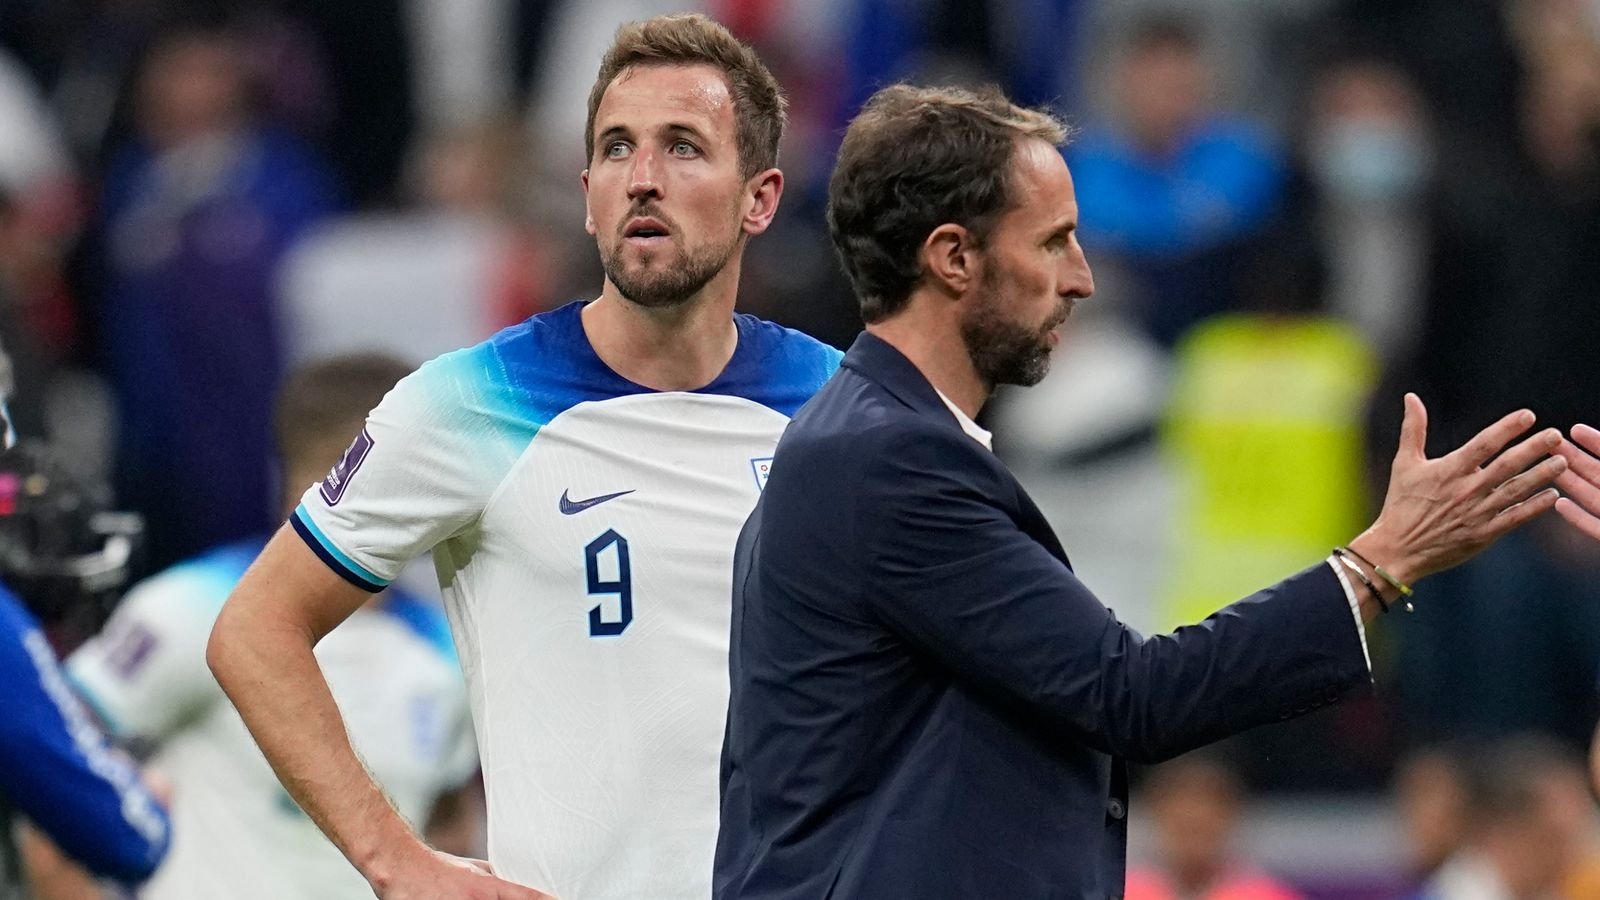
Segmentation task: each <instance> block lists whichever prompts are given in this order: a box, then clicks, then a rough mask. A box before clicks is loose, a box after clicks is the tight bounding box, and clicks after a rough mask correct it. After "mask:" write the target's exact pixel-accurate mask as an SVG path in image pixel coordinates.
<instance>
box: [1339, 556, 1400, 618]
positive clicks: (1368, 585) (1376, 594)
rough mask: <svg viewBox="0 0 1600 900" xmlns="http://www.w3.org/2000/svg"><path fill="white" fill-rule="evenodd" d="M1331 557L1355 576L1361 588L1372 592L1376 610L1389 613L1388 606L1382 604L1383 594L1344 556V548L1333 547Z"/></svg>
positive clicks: (1358, 567) (1365, 574)
mask: <svg viewBox="0 0 1600 900" xmlns="http://www.w3.org/2000/svg"><path fill="white" fill-rule="evenodd" d="M1333 555H1334V556H1336V557H1338V559H1339V562H1341V563H1343V564H1344V567H1345V568H1346V569H1349V570H1350V573H1351V574H1353V575H1355V576H1356V578H1358V579H1360V580H1361V584H1362V586H1364V587H1365V588H1366V589H1367V590H1369V591H1371V592H1372V597H1373V599H1374V600H1377V601H1378V608H1379V609H1381V610H1383V611H1384V612H1388V611H1389V604H1387V603H1385V602H1383V593H1382V592H1381V591H1379V590H1378V586H1377V585H1375V584H1373V583H1372V579H1371V578H1368V577H1367V573H1365V572H1363V571H1361V567H1360V566H1358V565H1356V564H1355V563H1353V562H1351V561H1350V558H1349V557H1347V556H1345V550H1344V548H1343V547H1335V548H1333Z"/></svg>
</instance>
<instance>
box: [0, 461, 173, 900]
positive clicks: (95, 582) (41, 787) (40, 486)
mask: <svg viewBox="0 0 1600 900" xmlns="http://www.w3.org/2000/svg"><path fill="white" fill-rule="evenodd" d="M94 511H95V506H94V504H93V502H92V500H91V499H90V498H89V496H88V495H87V494H85V493H82V492H80V491H79V490H78V488H77V486H76V485H74V484H73V483H72V480H71V479H70V478H68V477H66V476H65V475H64V474H63V473H62V472H60V471H59V469H58V468H57V467H56V466H55V465H54V464H53V463H52V462H51V460H50V459H49V458H48V456H47V455H45V454H44V453H43V452H41V451H38V450H36V449H34V448H31V447H28V446H22V447H17V448H13V449H11V450H8V451H6V452H5V454H4V455H3V456H0V578H3V579H4V581H5V586H0V685H4V690H3V691H0V898H8V897H11V896H13V894H12V893H11V892H12V891H16V890H18V889H19V886H20V885H21V884H22V879H23V876H24V871H23V870H24V869H25V868H28V867H27V866H26V865H25V862H26V861H31V860H30V859H29V857H28V856H27V855H23V856H22V857H21V858H19V854H18V850H17V847H15V846H13V845H12V844H11V842H10V837H11V834H12V832H13V827H15V828H16V831H17V832H18V833H19V834H22V835H25V836H26V843H27V844H28V845H29V846H31V847H34V848H41V847H43V848H45V849H46V850H47V851H49V855H51V856H53V855H54V850H55V849H56V848H59V851H60V852H61V853H62V854H64V855H65V856H67V857H68V858H70V859H71V860H72V861H74V862H75V863H77V864H78V865H81V866H82V867H84V868H85V869H86V870H87V871H88V872H90V873H92V874H93V875H95V876H97V877H100V878H104V879H109V880H111V881H114V882H117V883H120V884H122V885H126V886H132V885H136V884H138V883H140V882H143V881H144V880H145V879H147V878H149V877H150V875H151V874H152V873H153V872H154V871H155V869H156V866H157V865H158V864H159V863H160V862H161V860H162V858H163V856H165V855H166V851H167V844H168V840H169V836H170V826H169V822H168V819H167V813H166V810H165V808H164V806H163V804H162V803H161V802H160V801H159V800H158V799H157V798H156V797H155V796H154V795H153V794H152V792H151V790H150V789H149V788H148V787H146V786H145V784H144V783H143V781H142V780H141V777H140V772H139V769H138V767H137V766H136V765H135V764H134V763H133V761H132V760H130V759H129V758H128V757H126V756H125V755H123V754H122V753H120V752H119V751H117V750H115V749H113V748H112V747H111V746H110V745H109V744H108V743H107V741H106V739H105V737H104V735H103V734H102V733H101V731H100V729H99V728H98V727H97V725H96V723H95V720H94V719H93V718H92V717H91V716H90V714H89V713H88V712H87V711H86V710H85V708H84V707H83V706H82V705H81V704H80V703H79V702H78V700H77V698H76V696H75V695H74V694H73V692H72V690H71V688H70V687H69V686H68V684H67V681H66V678H65V676H64V675H63V674H62V671H61V669H60V666H59V665H58V663H57V659H56V654H55V651H54V649H53V648H52V646H51V644H50V641H49V639H47V638H46V637H45V632H44V630H43V628H42V627H41V623H40V620H39V619H38V618H36V617H35V615H34V613H33V612H32V611H30V609H29V607H30V606H33V605H38V606H39V607H40V608H41V610H49V611H51V612H58V611H61V610H63V609H65V608H66V606H67V605H68V604H65V603H63V602H62V601H63V600H70V599H71V598H73V597H76V598H77V600H78V601H79V602H93V600H94V597H95V596H96V595H99V594H102V593H105V592H108V591H110V590H114V589H115V588H116V587H117V586H119V585H120V584H121V582H122V580H123V578H124V577H125V575H126V569H127V563H128V558H129V552H128V551H129V549H130V541H129V537H128V536H127V535H125V534H116V533H107V532H106V531H105V530H104V528H103V525H102V523H103V521H104V520H103V519H100V520H97V519H96V517H95V516H94V514H93V513H94ZM51 844H53V845H54V847H53V848H52V847H50V846H49V845H51ZM32 874H35V875H37V874H38V872H37V871H34V872H33V873H32ZM34 888H35V889H39V888H40V886H39V885H37V884H35V885H34ZM21 896H27V894H22V895H21Z"/></svg>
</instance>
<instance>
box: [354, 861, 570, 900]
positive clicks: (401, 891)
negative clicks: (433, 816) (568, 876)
mask: <svg viewBox="0 0 1600 900" xmlns="http://www.w3.org/2000/svg"><path fill="white" fill-rule="evenodd" d="M372 890H373V892H374V893H376V894H377V895H378V897H379V898H381V900H439V898H442V897H449V898H450V900H555V898H554V897H552V896H550V895H549V894H545V893H540V892H539V891H536V890H534V889H533V888H529V887H523V886H522V885H519V884H512V883H511V882H509V881H505V880H503V879H500V878H498V877H496V876H495V874H494V869H493V867H491V866H490V865H489V863H488V862H486V861H484V860H481V859H466V858H464V857H460V856H451V855H450V854H448V853H442V852H440V851H438V850H428V851H427V852H426V853H425V854H419V855H417V856H414V857H412V858H411V859H410V860H408V861H407V862H406V863H403V864H400V865H398V866H396V867H395V868H394V869H392V870H390V871H388V872H387V873H386V874H385V875H384V876H383V877H381V878H377V879H374V880H373V884H372Z"/></svg>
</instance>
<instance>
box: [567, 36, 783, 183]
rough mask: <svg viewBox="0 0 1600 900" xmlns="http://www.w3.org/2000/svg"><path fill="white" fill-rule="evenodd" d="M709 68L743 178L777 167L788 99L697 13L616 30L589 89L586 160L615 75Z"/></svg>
mask: <svg viewBox="0 0 1600 900" xmlns="http://www.w3.org/2000/svg"><path fill="white" fill-rule="evenodd" d="M699 64H703V65H708V66H713V67H715V68H718V69H721V70H722V73H723V75H724V76H726V77H727V79H728V93H729V94H730V95H731V96H732V97H733V114H734V118H735V119H736V120H737V122H738V143H739V166H740V168H741V169H742V170H743V173H744V177H746V178H750V177H752V176H754V175H755V174H756V173H757V172H761V171H763V170H765V169H770V168H772V167H773V166H776V165H777V164H778V143H779V142H780V141H781V140H783V126H784V124H785V123H786V122H787V121H788V108H789V101H788V100H786V99H785V98H784V96H783V89H782V88H780V87H778V79H776V78H774V77H773V76H772V72H771V71H770V70H769V69H768V68H767V66H766V64H765V63H763V62H762V61H761V57H759V56H757V55H756V52H755V51H754V50H752V49H750V47H749V46H747V45H745V44H743V43H740V41H739V39H738V38H736V37H734V36H733V35H732V34H731V33H730V32H729V31H728V29H726V28H724V27H722V26H721V25H719V24H717V23H716V22H714V21H712V20H711V19H708V18H706V17H705V16H702V15H699V14H698V13H685V14H679V15H671V16H656V17H655V18H653V19H645V20H644V21H642V22H629V23H628V24H626V25H623V26H622V27H621V28H618V29H617V36H616V38H615V39H614V40H613V41H612V42H611V49H609V50H607V51H606V54H605V56H604V57H602V58H601V60H600V73H599V74H598V75H597V76H595V80H594V87H593V88H591V89H590V90H589V119H588V123H587V124H586V125H585V126H584V132H583V150H584V159H586V160H588V161H590V162H593V161H594V119H595V114H596V113H598V112H599V110H600V100H601V99H602V98H604V97H605V95H606V89H607V88H609V87H610V86H611V83H612V82H613V81H616V80H617V76H619V75H621V74H622V73H623V72H624V71H626V70H628V69H630V68H632V67H634V66H649V65H662V66H669V65H699Z"/></svg>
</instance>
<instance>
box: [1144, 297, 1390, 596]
mask: <svg viewBox="0 0 1600 900" xmlns="http://www.w3.org/2000/svg"><path fill="white" fill-rule="evenodd" d="M1377 372H1378V362H1377V358H1376V355H1375V353H1374V352H1373V350H1372V348H1371V347H1370V346H1369V345H1368V343H1367V341H1366V340H1365V338H1363V337H1362V336H1361V334H1360V333H1359V332H1357V331H1356V330H1355V329H1354V328H1352V327H1350V326H1348V325H1345V324H1344V323H1342V322H1340V321H1338V320H1336V319H1332V318H1328V317H1324V316H1300V315H1297V316H1270V315H1245V314H1239V315H1227V316H1218V317H1216V318H1214V319H1211V320H1209V321H1207V322H1205V323H1203V324H1201V325H1199V326H1197V327H1196V328H1195V329H1194V330H1193V331H1191V332H1190V333H1189V335H1188V336H1187V337H1185V338H1184V340H1183V341H1182V342H1180V344H1179V345H1178V348H1177V358H1176V366H1175V371H1174V380H1173V395H1172V403H1171V406H1170V408H1169V410H1168V414H1167V417H1166V422H1165V426H1164V428H1163V429H1162V435H1161V441H1162V444H1163V450H1164V451H1165V452H1166V453H1167V454H1168V456H1169V457H1170V459H1171V460H1172V463H1173V469H1174V471H1175V474H1176V477H1177V483H1178V496H1179V498H1180V499H1179V503H1180V508H1179V510H1178V515H1177V516H1176V517H1175V519H1174V521H1175V522H1176V526H1175V527H1176V528H1177V533H1176V535H1175V540H1174V543H1173V547H1174V553H1173V556H1172V561H1173V569H1172V571H1171V573H1170V577H1169V580H1168V583H1169V588H1168V590H1167V592H1166V602H1165V604H1164V607H1165V608H1164V617H1165V619H1166V622H1165V624H1166V625H1168V626H1170V627H1176V626H1178V625H1183V624H1189V623H1193V622H1198V621H1200V620H1201V619H1204V618H1205V617H1206V616H1208V615H1210V614H1211V613H1213V612H1215V611H1217V610H1218V609H1220V608H1221V607H1223V606H1225V605H1227V604H1228V603H1231V602H1233V601H1234V600H1237V599H1239V598H1240V597H1243V596H1245V595H1246V594H1248V593H1250V592H1252V591H1255V590H1259V589H1260V588H1262V587H1265V586H1267V585H1269V584H1272V583H1273V582H1275V581H1278V580H1279V579H1281V578H1283V577H1284V576H1286V575H1288V574H1290V573H1292V572H1294V571H1297V570H1299V569H1301V568H1304V567H1306V566H1308V565H1311V564H1312V563H1314V562H1316V561H1317V560H1318V559H1321V558H1323V557H1325V556H1327V555H1328V552H1329V550H1330V549H1331V548H1332V547H1333V546H1334V545H1336V544H1342V543H1344V542H1346V541H1348V540H1349V539H1350V538H1351V537H1353V536H1354V535H1355V534H1356V531H1357V530H1358V529H1359V528H1360V527H1361V526H1362V524H1363V520H1364V518H1365V512H1366V505H1367V504H1366V498H1365V496H1364V487H1363V465H1364V464H1363V434H1364V418H1365V409H1366V404H1367V401H1368V398H1369V397H1370V395H1371V392H1372V390H1373V387H1374V384H1375V383H1376V379H1377Z"/></svg>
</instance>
